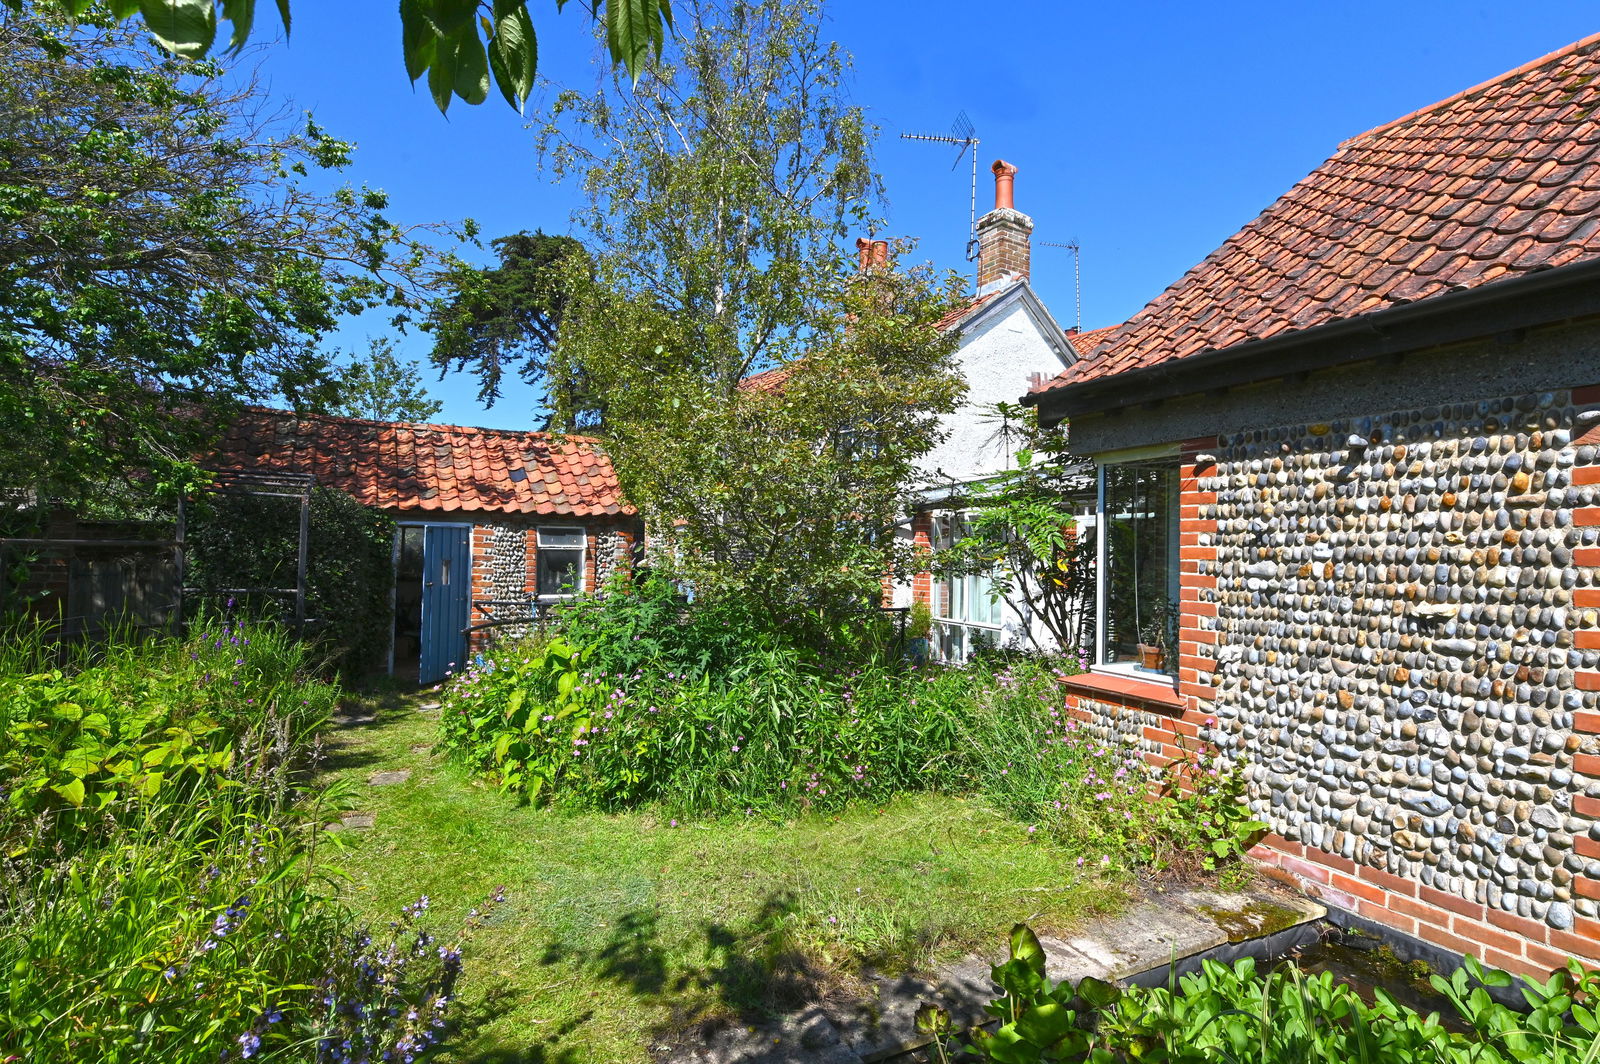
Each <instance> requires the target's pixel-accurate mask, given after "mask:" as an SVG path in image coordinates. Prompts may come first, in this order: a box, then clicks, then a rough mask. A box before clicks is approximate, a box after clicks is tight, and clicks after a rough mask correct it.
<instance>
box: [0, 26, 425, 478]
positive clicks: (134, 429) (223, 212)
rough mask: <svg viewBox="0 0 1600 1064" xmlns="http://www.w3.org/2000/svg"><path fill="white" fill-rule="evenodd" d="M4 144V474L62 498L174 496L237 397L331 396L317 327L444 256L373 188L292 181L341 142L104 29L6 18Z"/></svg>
mask: <svg viewBox="0 0 1600 1064" xmlns="http://www.w3.org/2000/svg"><path fill="white" fill-rule="evenodd" d="M77 6H82V5H77ZM0 156H3V158H4V159H5V167H4V169H3V172H0V426H3V427H0V484H5V485H7V486H8V487H12V488H23V489H32V490H33V491H35V492H37V493H39V494H42V495H46V496H50V497H54V498H57V499H59V500H61V501H64V502H71V501H78V500H80V499H81V498H82V497H84V496H86V495H91V494H93V493H95V492H99V491H102V490H104V487H105V485H106V482H107V481H108V480H116V479H119V478H131V479H135V480H136V481H137V483H138V484H139V485H140V487H141V488H142V489H143V490H145V491H147V492H149V493H152V494H163V495H166V496H168V497H170V496H172V495H174V494H176V493H177V492H179V491H181V490H182V489H184V488H185V487H188V486H190V485H192V484H193V483H195V481H196V480H197V479H198V471H197V469H196V467H195V465H194V463H193V462H192V458H193V457H194V456H195V455H197V454H199V453H202V452H203V450H204V448H205V445H206V443H207V440H208V438H209V436H210V434H211V429H212V427H213V426H214V425H215V424H217V423H218V422H219V421H220V420H221V418H222V417H223V416H224V415H225V414H226V413H227V411H228V410H229V409H231V407H232V406H233V404H235V403H238V402H253V401H254V402H260V401H275V402H282V401H287V402H288V403H290V404H291V405H294V406H297V407H311V408H316V407H317V406H319V405H321V404H323V403H325V402H327V401H329V400H330V399H332V398H333V397H334V395H335V393H336V381H335V380H334V379H333V378H334V373H333V368H332V367H331V365H330V362H329V359H328V358H327V357H326V356H324V355H322V354H319V353H318V352H317V351H316V350H315V349H314V346H315V342H316V340H317V339H318V338H319V337H321V336H322V335H323V334H325V333H326V332H328V331H329V330H330V329H332V328H333V326H334V324H335V322H336V321H337V320H338V318H339V317H341V316H342V315H344V314H350V313H358V312H360V311H363V310H366V309H370V308H373V307H378V306H388V307H392V308H394V309H395V311H396V313H404V312H406V311H408V310H409V309H410V308H413V307H415V306H417V305H418V304H419V299H420V291H421V288H420V286H421V283H422V281H423V280H424V279H425V278H426V277H427V276H431V274H432V273H433V272H434V270H435V269H436V268H437V257H436V256H435V255H434V254H433V252H432V251H431V249H430V248H429V247H428V245H427V243H426V242H425V236H424V234H423V233H420V232H418V231H417V230H415V229H403V228H401V227H400V226H398V225H396V224H395V223H393V222H391V221H390V220H389V218H388V217H387V215H386V214H385V208H386V206H387V200H386V197H385V196H384V194H383V193H382V192H381V191H378V190H376V189H372V188H366V187H362V188H355V187H349V186H346V187H344V188H342V189H339V190H337V191H335V192H333V193H331V194H326V193H322V192H315V191H312V190H310V189H309V188H308V187H307V182H308V180H309V179H310V178H311V176H312V174H313V171H316V170H337V169H340V168H342V167H344V166H345V165H346V164H347V163H348V162H349V159H350V145H348V144H346V143H344V142H342V141H339V140H337V139H335V138H334V137H332V136H331V135H329V134H328V133H327V132H326V131H324V130H323V129H321V128H320V127H318V126H317V125H316V124H315V123H314V122H311V121H309V120H307V121H305V122H303V123H300V122H289V121H287V120H281V119H280V118H278V117H276V116H275V115H274V114H273V113H272V112H271V110H270V108H268V107H265V106H264V105H263V94H262V92H261V91H260V90H259V88H258V87H257V86H255V85H254V84H252V83H251V82H250V80H249V79H248V78H240V77H230V76H229V75H227V74H226V73H225V72H224V71H223V70H222V69H221V68H220V67H219V66H218V65H216V64H215V63H212V62H209V61H205V62H191V61H187V60H182V59H178V58H174V57H170V56H156V57H152V56H151V54H150V53H149V52H148V50H146V49H145V48H143V47H142V46H141V41H140V39H139V38H138V37H137V36H135V35H133V34H131V33H129V32H128V31H125V30H122V29H120V28H118V27H117V26H115V25H99V24H96V23H90V22H85V23H81V24H79V25H78V26H76V27H75V28H72V29H67V28H65V27H62V26H52V25H51V24H49V23H48V22H46V21H45V20H43V19H41V18H39V17H37V16H32V15H29V16H24V15H7V14H5V13H3V12H0Z"/></svg>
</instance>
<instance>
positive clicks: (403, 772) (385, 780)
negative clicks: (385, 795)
mask: <svg viewBox="0 0 1600 1064" xmlns="http://www.w3.org/2000/svg"><path fill="white" fill-rule="evenodd" d="M410 778H411V770H410V769H408V768H402V769H396V770H394V771H392V772H374V773H373V774H372V775H370V776H368V777H367V786H369V787H394V786H397V785H398V784H401V783H404V782H405V781H406V780H408V779H410Z"/></svg>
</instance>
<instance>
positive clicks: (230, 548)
mask: <svg viewBox="0 0 1600 1064" xmlns="http://www.w3.org/2000/svg"><path fill="white" fill-rule="evenodd" d="M187 542H188V551H187V564H188V571H187V578H188V580H189V582H190V583H191V584H192V585H193V586H194V587H197V588H199V589H200V591H201V592H202V594H203V595H204V596H205V599H206V601H207V603H208V605H209V606H210V607H212V608H220V607H221V606H222V605H223V602H224V601H233V602H235V603H236V605H237V608H238V609H239V610H241V611H242V612H245V613H247V614H249V615H251V616H255V617H259V618H263V619H267V620H276V621H289V620H293V618H294V602H293V600H292V599H291V598H289V597H287V596H270V595H251V596H244V595H240V596H234V595H230V594H227V593H226V592H225V591H224V590H222V589H227V588H292V587H294V586H295V579H296V575H297V574H296V564H297V558H298V551H299V542H300V509H299V504H298V503H297V502H295V501H293V500H285V499H281V498H269V497H263V496H257V495H244V494H237V495H236V494H217V495H208V496H204V497H202V498H201V499H200V500H199V501H198V502H197V503H196V504H195V508H194V517H193V519H192V520H191V521H190V524H189V531H188V535H187ZM393 547H394V521H393V520H392V519H391V518H389V517H388V516H387V515H385V514H382V513H379V512H378V511H377V510H372V509H369V508H367V507H365V506H362V505H361V504H360V503H358V502H357V501H356V500H355V499H353V498H351V497H350V496H349V495H346V494H345V493H344V492H342V491H336V490H334V489H333V488H320V487H319V488H314V489H313V490H312V493H311V514H310V538H309V542H308V547H307V551H308V554H307V566H306V617H307V618H308V619H311V620H315V621H317V622H318V623H317V625H316V626H315V628H312V629H308V631H311V632H314V633H315V634H316V635H317V637H318V638H319V640H321V641H322V642H323V643H324V644H325V645H326V646H327V647H328V649H329V650H330V652H331V656H332V658H333V661H334V664H336V665H337V666H338V667H339V668H340V669H342V670H345V671H357V672H358V671H361V670H363V669H366V668H370V667H371V666H373V665H374V664H375V663H376V662H377V661H378V660H379V658H380V655H381V654H382V653H383V652H384V650H385V648H386V647H387V646H388V639H389V628H390V625H391V623H392V617H391V613H390V609H389V589H390V587H391V586H392V585H393V583H394V572H393V566H392V560H393Z"/></svg>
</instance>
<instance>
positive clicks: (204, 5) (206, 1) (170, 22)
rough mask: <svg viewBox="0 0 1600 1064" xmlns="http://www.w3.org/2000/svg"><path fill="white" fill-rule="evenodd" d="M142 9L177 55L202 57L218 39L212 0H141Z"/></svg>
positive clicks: (151, 27) (156, 33) (150, 25)
mask: <svg viewBox="0 0 1600 1064" xmlns="http://www.w3.org/2000/svg"><path fill="white" fill-rule="evenodd" d="M139 13H140V14H142V15H143V16H144V24H145V27H146V28H147V29H149V30H150V32H151V34H152V35H153V36H154V37H155V39H156V41H157V42H158V43H159V44H160V45H161V47H163V48H165V49H166V50H167V51H169V52H171V53H173V54H174V55H181V56H184V57H186V58H190V59H194V58H198V57H199V56H202V55H205V54H206V52H208V51H210V50H211V45H212V42H214V41H215V40H216V39H217V9H216V8H215V7H214V6H212V2H211V0H140V2H139Z"/></svg>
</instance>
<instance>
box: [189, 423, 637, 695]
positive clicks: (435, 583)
mask: <svg viewBox="0 0 1600 1064" xmlns="http://www.w3.org/2000/svg"><path fill="white" fill-rule="evenodd" d="M208 464H209V466H210V468H213V469H217V470H219V471H230V472H246V473H296V474H306V475H310V476H311V477H312V478H313V479H314V480H315V482H316V483H317V484H318V485H321V486H325V487H330V488H334V489H337V490H339V491H343V492H346V493H348V494H350V495H351V496H353V497H354V498H355V499H356V500H357V501H358V502H360V503H361V504H362V505H364V506H369V507H372V508H374V509H377V510H381V511H383V512H384V513H386V514H388V515H390V516H391V517H393V518H394V519H395V522H396V524H397V526H398V527H397V531H396V537H395V550H394V558H395V629H394V631H395V638H394V651H393V653H392V655H391V660H390V663H389V664H390V669H391V671H394V672H395V673H397V674H400V675H404V676H408V677H415V678H417V679H420V680H421V682H424V683H430V682H433V681H435V680H437V679H439V678H441V677H442V676H443V675H444V674H445V673H446V672H448V671H450V670H452V669H454V668H456V667H458V666H459V665H460V664H462V663H463V662H464V661H465V659H466V656H467V654H468V653H470V652H471V651H472V650H475V649H477V648H478V647H479V646H481V645H482V643H483V642H484V641H485V640H486V639H487V638H489V637H490V635H491V634H492V633H494V632H496V631H497V629H495V628H486V627H481V626H483V625H486V624H489V623H490V622H495V621H504V620H513V619H515V618H518V617H528V616H531V615H533V614H535V613H536V612H537V611H538V610H539V608H540V607H541V606H544V605H548V604H551V603H554V602H559V601H561V600H563V599H565V598H568V597H570V596H571V595H573V594H576V593H579V592H585V591H594V590H599V589H601V588H603V587H604V586H605V584H606V582H607V581H608V580H609V579H610V578H611V577H612V576H613V575H614V574H616V573H618V572H619V571H621V570H622V569H623V568H624V567H626V566H628V565H629V564H631V562H632V559H633V558H634V556H635V553H636V552H637V551H638V549H639V548H640V547H641V546H642V543H643V534H642V527H641V523H640V521H639V518H638V517H637V515H636V514H635V512H634V511H633V509H632V508H631V507H629V506H628V505H627V504H626V503H624V502H623V499H622V494H621V491H620V489H619V488H618V485H617V477H616V472H615V470H614V469H613V468H612V465H611V460H610V458H609V457H608V456H607V455H606V453H605V451H604V449H603V448H602V447H601V446H600V444H599V442H598V441H596V440H594V439H592V438H589V437H584V436H561V435H556V434H551V433H545V432H517V431H511V430H502V429H485V428H471V427H465V426H460V425H424V424H409V423H405V422H384V421H366V420H362V419H358V418H346V417H327V416H321V415H296V414H292V413H288V412H285V411H279V410H265V409H252V410H249V411H246V412H245V413H244V414H243V415H242V416H240V417H239V418H238V419H237V420H236V421H234V423H233V424H232V425H231V426H230V427H229V429H228V431H227V433H226V434H225V436H224V437H223V439H222V441H221V443H220V444H219V445H218V447H217V450H216V453H215V454H214V455H213V456H212V458H211V459H210V461H209V463H208ZM468 628H472V629H473V631H472V633H471V638H470V640H469V637H468V635H467V634H465V633H466V632H467V629H468ZM469 643H470V646H469Z"/></svg>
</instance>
